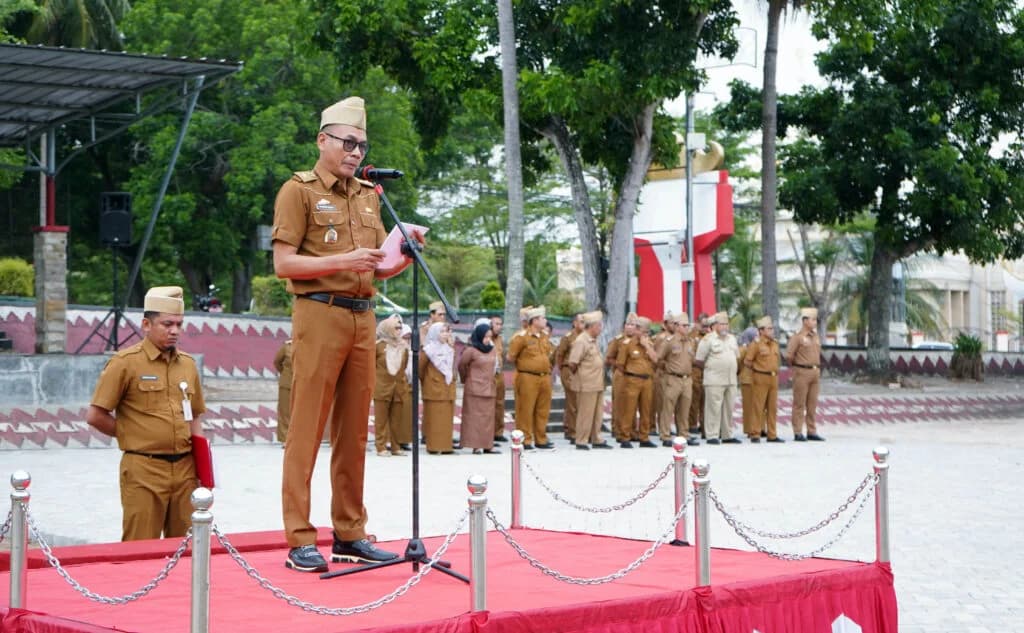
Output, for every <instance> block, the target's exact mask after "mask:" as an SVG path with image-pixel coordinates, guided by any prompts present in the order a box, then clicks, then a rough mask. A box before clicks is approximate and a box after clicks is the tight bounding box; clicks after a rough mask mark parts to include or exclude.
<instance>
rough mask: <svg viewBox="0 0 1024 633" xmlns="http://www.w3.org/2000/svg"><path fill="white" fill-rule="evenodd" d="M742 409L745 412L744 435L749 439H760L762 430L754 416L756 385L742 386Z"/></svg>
mask: <svg viewBox="0 0 1024 633" xmlns="http://www.w3.org/2000/svg"><path fill="white" fill-rule="evenodd" d="M740 409H741V410H742V412H743V434H744V435H746V436H747V437H760V436H761V429H760V427H758V426H757V417H756V416H755V415H754V385H752V384H750V383H741V384H740Z"/></svg>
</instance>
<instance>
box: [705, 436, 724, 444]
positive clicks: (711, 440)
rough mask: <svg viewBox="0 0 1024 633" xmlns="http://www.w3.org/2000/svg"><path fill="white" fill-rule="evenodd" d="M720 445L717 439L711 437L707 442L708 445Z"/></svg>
mask: <svg viewBox="0 0 1024 633" xmlns="http://www.w3.org/2000/svg"><path fill="white" fill-rule="evenodd" d="M721 443H722V442H721V441H720V440H719V439H718V438H717V437H713V438H711V439H710V440H708V444H721Z"/></svg>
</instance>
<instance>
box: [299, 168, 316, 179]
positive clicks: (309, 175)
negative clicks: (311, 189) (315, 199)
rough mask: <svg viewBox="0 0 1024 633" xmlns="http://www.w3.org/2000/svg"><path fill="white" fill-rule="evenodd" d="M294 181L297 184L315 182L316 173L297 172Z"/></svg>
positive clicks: (311, 171) (310, 171)
mask: <svg viewBox="0 0 1024 633" xmlns="http://www.w3.org/2000/svg"><path fill="white" fill-rule="evenodd" d="M295 179H296V180H298V181H299V182H313V181H314V180H316V172H315V171H313V170H312V169H310V170H309V171H297V172H295Z"/></svg>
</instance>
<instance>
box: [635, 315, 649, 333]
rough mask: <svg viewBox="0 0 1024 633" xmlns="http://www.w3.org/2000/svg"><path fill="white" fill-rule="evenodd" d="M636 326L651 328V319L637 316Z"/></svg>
mask: <svg viewBox="0 0 1024 633" xmlns="http://www.w3.org/2000/svg"><path fill="white" fill-rule="evenodd" d="M636 327H637V328H638V329H641V330H649V329H651V320H650V319H648V318H647V317H637V318H636Z"/></svg>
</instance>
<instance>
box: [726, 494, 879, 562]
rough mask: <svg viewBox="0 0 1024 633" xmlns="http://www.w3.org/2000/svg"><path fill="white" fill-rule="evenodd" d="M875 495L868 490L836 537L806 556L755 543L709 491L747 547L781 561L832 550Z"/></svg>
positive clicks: (810, 556)
mask: <svg viewBox="0 0 1024 633" xmlns="http://www.w3.org/2000/svg"><path fill="white" fill-rule="evenodd" d="M873 494H874V489H873V488H870V489H868V492H867V494H865V495H864V498H863V499H861V502H860V504H859V505H858V506H857V509H856V510H854V512H853V515H852V516H851V517H850V520H849V521H847V522H846V523H845V524H844V525H843V527H842V528H841V529H840V530H839V531H838V532H837V533H836V535H835V536H833V537H832V538H831V539H830V540H829V541H828V542H826V543H825V544H824V545H822V546H821V547H819V548H817V549H814V550H811V551H810V552H808V553H806V554H787V553H785V552H776V551H774V550H771V549H769V548H767V547H765V546H763V545H761V544H760V543H758V542H757V541H755V540H754V538H753V537H752V536H750V535H749V534H748V533H747V532H746V531H745V530H744V529H743V528H742V527H740V525H739V523H738V522H737V521H736V518H735V517H733V516H732V515H731V514H729V513H728V512H726V510H725V508H724V507H722V504H721V503H720V502H719V501H718V497H717V496H716V495H715V493H714V491H712V490H709V491H708V495H709V497H710V498H711V501H712V502H713V503H714V504H715V508H716V509H718V511H719V512H721V513H722V517H723V518H725V522H726V523H728V524H729V526H730V527H732V529H733V530H734V531H735V532H736V534H738V535H739V536H740V538H742V539H743V540H744V541H746V543H747V545H750V546H751V547H753V548H754V549H756V550H757V551H759V552H761V553H762V554H767V555H768V556H771V557H772V558H778V559H781V560H803V559H805V558H813V557H815V556H817V555H818V554H821V553H822V552H824V551H826V550H828V549H830V548H831V547H832V546H833V545H835V544H836V543H837V542H839V539H841V538H842V537H843V536H845V535H846V532H847V531H848V530H849V529H850V526H852V525H853V524H854V523H855V522H856V521H857V519H858V518H859V517H860V513H861V511H862V510H864V506H866V505H867V502H868V501H870V500H871V497H872V495H873Z"/></svg>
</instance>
